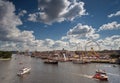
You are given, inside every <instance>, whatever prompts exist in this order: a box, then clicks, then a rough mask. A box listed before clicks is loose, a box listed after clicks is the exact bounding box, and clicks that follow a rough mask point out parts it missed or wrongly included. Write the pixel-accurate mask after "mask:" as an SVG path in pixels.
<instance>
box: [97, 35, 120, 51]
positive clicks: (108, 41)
mask: <svg viewBox="0 0 120 83" xmlns="http://www.w3.org/2000/svg"><path fill="white" fill-rule="evenodd" d="M97 42H98V44H99V45H100V47H101V49H102V50H105V49H108V50H111V49H113V50H118V49H119V47H120V35H113V36H111V37H106V38H104V39H100V40H97Z"/></svg>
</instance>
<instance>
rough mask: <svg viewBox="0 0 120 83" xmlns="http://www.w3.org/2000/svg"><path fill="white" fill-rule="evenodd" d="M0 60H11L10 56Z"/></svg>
mask: <svg viewBox="0 0 120 83" xmlns="http://www.w3.org/2000/svg"><path fill="white" fill-rule="evenodd" d="M0 60H2V61H6V60H11V58H0Z"/></svg>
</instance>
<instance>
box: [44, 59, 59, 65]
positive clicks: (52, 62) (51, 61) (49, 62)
mask: <svg viewBox="0 0 120 83" xmlns="http://www.w3.org/2000/svg"><path fill="white" fill-rule="evenodd" d="M44 63H46V64H58V61H56V60H45V61H44Z"/></svg>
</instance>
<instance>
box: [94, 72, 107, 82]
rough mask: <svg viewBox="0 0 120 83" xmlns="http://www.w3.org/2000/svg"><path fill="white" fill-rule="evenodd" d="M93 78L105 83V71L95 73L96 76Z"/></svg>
mask: <svg viewBox="0 0 120 83" xmlns="http://www.w3.org/2000/svg"><path fill="white" fill-rule="evenodd" d="M93 78H95V79H98V80H101V81H107V80H108V76H107V74H106V72H105V71H100V70H99V71H96V74H95V75H94V76H93Z"/></svg>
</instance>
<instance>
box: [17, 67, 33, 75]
mask: <svg viewBox="0 0 120 83" xmlns="http://www.w3.org/2000/svg"><path fill="white" fill-rule="evenodd" d="M30 70H31V68H28V67H25V68H23V69H21V70H20V71H19V72H18V73H17V75H18V76H22V75H24V74H26V73H29V72H30Z"/></svg>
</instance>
